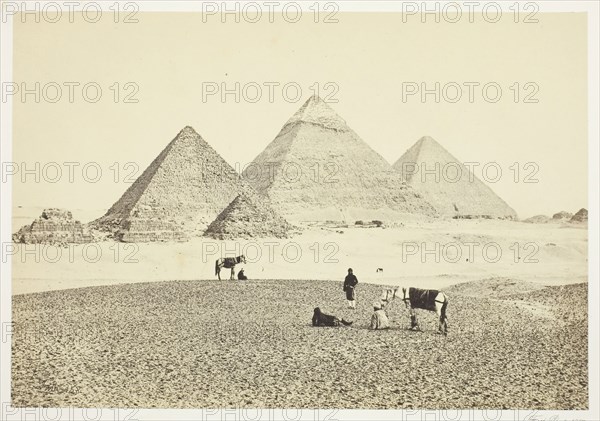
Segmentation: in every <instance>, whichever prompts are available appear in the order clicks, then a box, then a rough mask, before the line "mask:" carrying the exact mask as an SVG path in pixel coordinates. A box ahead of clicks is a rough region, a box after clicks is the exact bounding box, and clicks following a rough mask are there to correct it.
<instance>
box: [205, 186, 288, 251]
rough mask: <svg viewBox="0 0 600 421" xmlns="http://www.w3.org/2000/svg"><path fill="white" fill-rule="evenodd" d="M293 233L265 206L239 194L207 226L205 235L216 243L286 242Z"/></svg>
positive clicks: (279, 217) (280, 218) (285, 222)
mask: <svg viewBox="0 0 600 421" xmlns="http://www.w3.org/2000/svg"><path fill="white" fill-rule="evenodd" d="M292 229H293V227H292V225H290V224H289V223H288V222H287V221H286V220H285V219H283V217H281V216H280V215H279V214H277V213H276V212H275V211H274V210H273V209H272V208H271V207H270V206H269V205H268V204H267V203H264V202H259V201H257V200H253V199H251V198H250V197H249V196H247V195H245V194H240V195H238V196H237V197H236V198H235V199H233V201H232V202H231V203H230V204H229V206H227V207H226V208H225V209H224V210H223V212H221V213H220V214H219V215H218V216H217V218H216V219H215V220H214V221H213V222H212V223H211V224H210V225H209V226H208V228H207V229H206V231H205V232H204V235H205V236H208V237H212V238H216V239H219V240H235V239H240V238H243V239H249V238H267V237H269V238H270V237H275V238H288V237H289V235H290V231H291V230H292Z"/></svg>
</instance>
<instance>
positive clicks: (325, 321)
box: [312, 307, 352, 326]
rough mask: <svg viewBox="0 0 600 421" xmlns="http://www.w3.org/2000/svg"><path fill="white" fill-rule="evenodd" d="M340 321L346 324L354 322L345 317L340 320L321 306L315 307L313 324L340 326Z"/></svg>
mask: <svg viewBox="0 0 600 421" xmlns="http://www.w3.org/2000/svg"><path fill="white" fill-rule="evenodd" d="M340 323H341V324H343V325H344V326H350V325H351V324H352V322H347V321H346V320H344V319H342V320H340V319H338V318H337V317H335V316H331V315H329V314H325V313H323V312H322V311H321V309H320V308H319V307H317V308H315V310H314V312H313V317H312V325H313V326H339V325H340Z"/></svg>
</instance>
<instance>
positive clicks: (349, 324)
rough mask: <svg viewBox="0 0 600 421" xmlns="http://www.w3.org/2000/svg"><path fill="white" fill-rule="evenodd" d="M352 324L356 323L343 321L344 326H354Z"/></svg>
mask: <svg viewBox="0 0 600 421" xmlns="http://www.w3.org/2000/svg"><path fill="white" fill-rule="evenodd" d="M352 323H354V322H349V321H347V320H344V319H342V324H343V325H344V326H352Z"/></svg>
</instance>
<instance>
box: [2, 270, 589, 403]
mask: <svg viewBox="0 0 600 421" xmlns="http://www.w3.org/2000/svg"><path fill="white" fill-rule="evenodd" d="M505 281H506V280H504V281H503V282H505ZM448 291H449V292H448V295H449V296H450V300H451V301H450V305H449V308H448V315H449V322H450V323H449V327H450V333H449V335H448V337H443V336H440V335H436V334H435V328H436V324H435V317H434V315H433V314H430V313H421V316H420V317H421V323H422V325H423V326H424V327H425V329H426V330H425V331H424V332H411V331H407V330H406V327H407V325H408V313H407V310H406V309H405V308H403V304H402V303H401V302H400V301H396V302H394V303H392V304H391V306H390V307H389V314H390V317H391V320H392V329H391V330H390V331H383V332H373V331H370V330H368V328H367V325H368V322H369V317H370V314H371V304H372V302H373V301H375V300H376V299H377V297H378V296H379V293H380V288H379V287H377V286H375V285H365V284H359V289H358V299H359V301H358V310H356V311H354V312H353V311H351V310H347V309H345V308H344V305H345V302H344V297H343V292H342V288H341V283H335V282H324V281H249V282H246V283H239V282H237V281H235V282H232V281H222V282H216V281H197V282H189V281H185V282H184V281H181V282H161V283H147V284H128V285H114V286H106V287H90V288H80V289H72V290H63V291H53V292H45V293H37V294H25V295H17V296H15V297H14V298H13V321H14V334H13V351H12V399H13V405H14V406H17V407H19V406H52V407H55V406H59V407H65V406H75V407H98V406H99V407H146V408H153V407H172V408H191V407H238V406H246V407H288V408H289V407H295V408H315V407H321V408H332V407H335V408H528V409H529V408H535V409H584V408H587V407H588V375H587V366H588V361H587V355H588V346H587V284H575V285H570V286H564V287H548V288H545V289H542V290H533V291H525V292H518V293H516V292H515V293H511V294H505V295H503V296H501V297H500V299H492V298H487V297H480V296H467V295H462V294H459V293H458V292H457V293H454V294H453V293H452V288H450V289H449V290H448ZM478 294H479V295H483V294H482V289H479V290H478ZM487 295H488V297H492V296H494V297H497V296H496V295H494V294H493V288H491V289H490V293H489V294H487ZM316 306H320V307H321V308H322V309H323V310H324V311H326V312H329V313H334V314H336V315H338V316H339V317H344V318H347V319H352V320H354V321H355V323H354V325H353V326H352V327H340V328H313V327H311V326H310V319H311V316H312V310H313V308H314V307H316Z"/></svg>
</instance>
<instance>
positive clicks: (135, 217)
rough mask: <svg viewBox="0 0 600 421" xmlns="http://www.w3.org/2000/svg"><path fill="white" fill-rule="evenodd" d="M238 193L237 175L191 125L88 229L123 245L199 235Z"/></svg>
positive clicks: (242, 186)
mask: <svg viewBox="0 0 600 421" xmlns="http://www.w3.org/2000/svg"><path fill="white" fill-rule="evenodd" d="M240 193H245V194H248V195H251V194H252V189H251V188H250V187H248V186H247V185H246V184H245V183H244V182H243V180H242V179H241V177H240V176H239V174H238V173H236V171H235V170H234V169H233V168H232V167H231V166H230V165H229V164H228V163H227V162H225V160H224V159H223V158H221V156H220V155H219V154H218V153H217V152H216V151H215V150H214V149H213V148H212V147H211V146H210V145H209V144H208V143H206V141H204V139H202V137H201V136H200V135H199V134H198V133H196V132H195V131H194V129H193V128H191V127H189V126H188V127H185V128H184V129H183V130H181V131H180V132H179V134H178V135H177V136H176V137H175V139H173V140H172V141H171V142H170V143H169V144H168V145H167V147H166V148H165V149H164V150H163V151H162V152H161V153H160V154H159V155H158V156H157V157H156V159H155V160H154V161H152V163H151V164H150V166H149V167H148V168H146V170H145V171H144V173H143V174H142V175H141V176H139V177H138V179H137V180H136V181H135V182H134V183H133V184H132V185H131V186H130V187H129V188H128V189H127V191H126V192H125V193H124V194H123V196H121V198H120V199H119V200H118V201H117V202H116V203H115V204H114V205H112V207H111V208H110V209H109V210H108V212H107V213H106V215H104V216H103V217H101V218H100V219H97V220H96V221H94V222H92V223H91V225H92V226H96V227H98V228H101V229H110V230H111V231H113V232H114V236H115V238H116V239H117V240H120V241H126V242H145V241H169V240H185V239H187V238H188V237H189V236H200V235H202V233H203V232H204V230H205V229H206V227H207V226H208V224H209V223H210V222H211V221H212V220H213V219H214V218H215V217H216V216H217V215H218V214H219V213H220V212H221V211H222V210H223V209H224V208H225V207H226V206H227V205H228V204H229V203H230V202H231V201H232V200H233V199H234V198H235V197H236V196H237V195H238V194H240Z"/></svg>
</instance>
